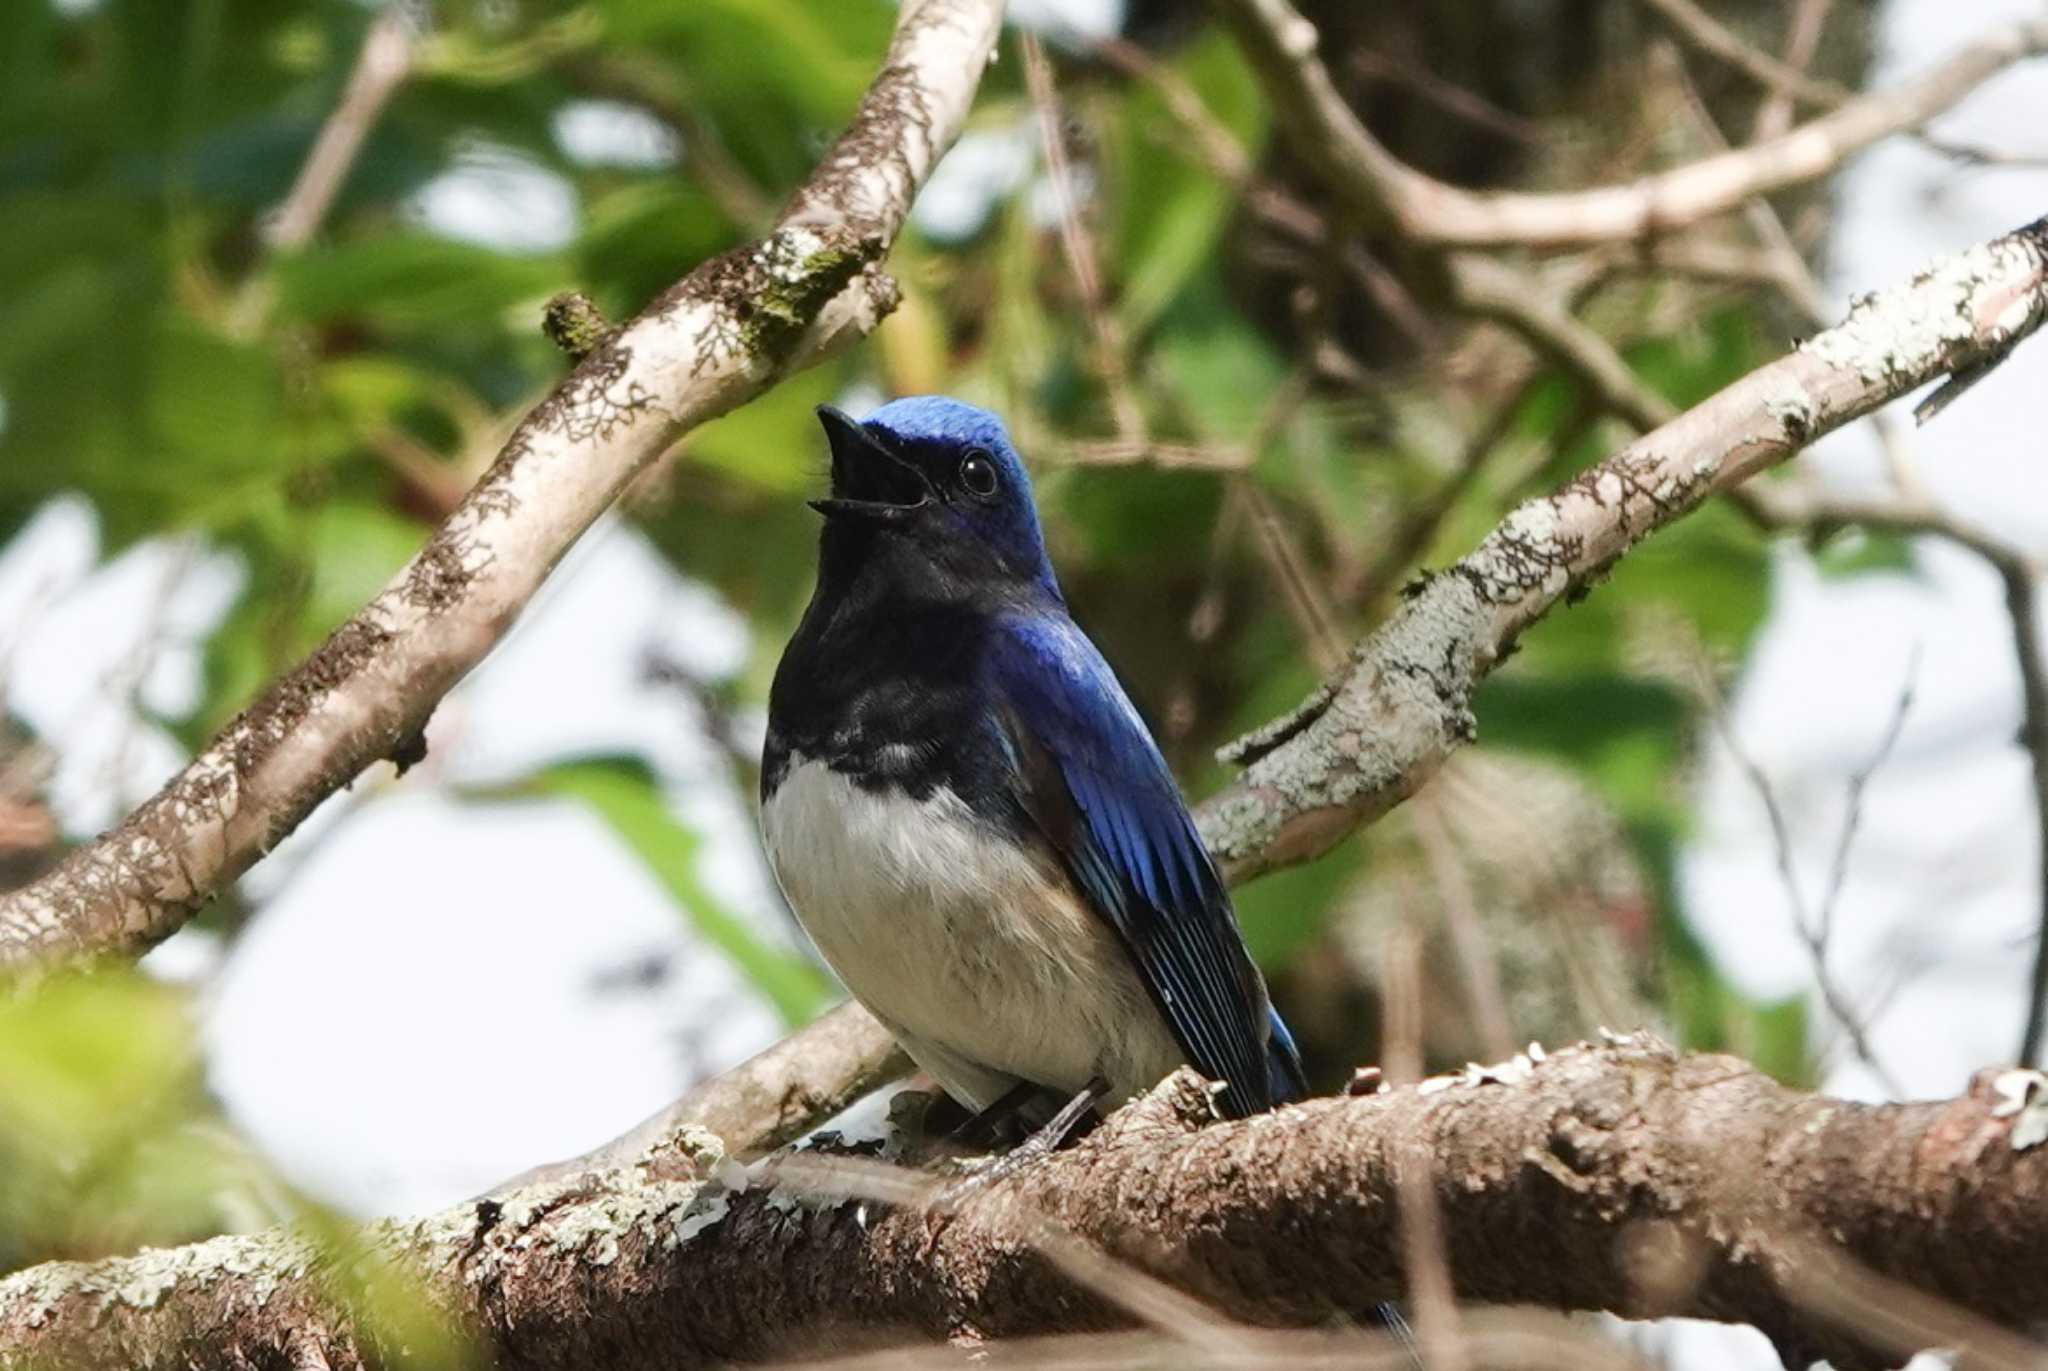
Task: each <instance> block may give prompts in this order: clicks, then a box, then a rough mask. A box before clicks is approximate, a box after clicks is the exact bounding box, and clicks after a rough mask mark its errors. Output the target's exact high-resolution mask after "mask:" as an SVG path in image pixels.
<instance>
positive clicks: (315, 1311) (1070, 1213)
mask: <svg viewBox="0 0 2048 1371" xmlns="http://www.w3.org/2000/svg"><path fill="white" fill-rule="evenodd" d="M2044 1088H2048V1078H2043V1077H2041V1076H2039V1075H2038V1074H2037V1073H2033V1072H2007V1073H2003V1074H2001V1075H1996V1076H1993V1075H1992V1074H1991V1073H1985V1074H1984V1075H1983V1076H1981V1077H1980V1078H1979V1079H1978V1080H1977V1081H1976V1082H1974V1083H1973V1086H1972V1088H1971V1090H1970V1091H1969V1093H1967V1094H1966V1095H1964V1096H1962V1097H1960V1098H1957V1099H1953V1100H1943V1101H1936V1102H1931V1103H1918V1104H1891V1105H1866V1104H1854V1103H1849V1102H1847V1101H1840V1100H1831V1099H1826V1098H1823V1097H1819V1096H1813V1095H1807V1094H1804V1093H1801V1092H1798V1091H1793V1090H1788V1089H1786V1088H1784V1087H1782V1086H1780V1085H1778V1084H1777V1083H1775V1082H1773V1081H1771V1080H1770V1079H1769V1078H1767V1077H1765V1076H1763V1075H1761V1074H1760V1073H1758V1072H1756V1071H1754V1070H1752V1069H1751V1068H1749V1067H1747V1066H1746V1065H1744V1064H1743V1063H1741V1062H1739V1061H1736V1060H1734V1059H1732V1058H1728V1057H1709V1056H1699V1057H1693V1056H1678V1055H1675V1054H1673V1053H1671V1052H1670V1051H1669V1050H1668V1049H1665V1048H1663V1047H1661V1046H1659V1045H1658V1044H1655V1043H1653V1042H1649V1041H1647V1040H1643V1039H1626V1040H1618V1041H1615V1042H1613V1043H1611V1044H1609V1045H1607V1046H1604V1047H1577V1048H1570V1049H1566V1050H1564V1051H1561V1052H1558V1053H1555V1054H1553V1055H1551V1056H1550V1057H1549V1058H1547V1059H1543V1060H1538V1061H1534V1062H1532V1061H1531V1060H1530V1059H1528V1058H1517V1059H1516V1060H1515V1061H1514V1062H1511V1063H1506V1064H1504V1065H1502V1066H1499V1067H1494V1068H1486V1069H1479V1068H1470V1069H1468V1070H1467V1071H1466V1072H1464V1073H1463V1074H1462V1075H1461V1076H1459V1077H1456V1078H1438V1079H1436V1080H1434V1081H1430V1082H1425V1083H1423V1084H1422V1085H1421V1086H1419V1087H1404V1088H1401V1089H1398V1090H1392V1091H1387V1092H1385V1093H1381V1094H1376V1095H1367V1096H1363V1097H1358V1098H1337V1099H1323V1100H1315V1101H1311V1102H1309V1103H1307V1104H1305V1105H1299V1106H1291V1107H1288V1108H1285V1109H1283V1110H1281V1111H1280V1112H1278V1113H1276V1114H1271V1115H1266V1116H1262V1117H1259V1118H1255V1119H1249V1120H1245V1121H1241V1122H1235V1123H1210V1122H1208V1120H1209V1118H1210V1115H1209V1096H1208V1092H1207V1090H1206V1089H1205V1088H1204V1086H1203V1084H1202V1083H1201V1082H1200V1081H1198V1080H1197V1079H1196V1078H1194V1077H1193V1075H1192V1074H1191V1073H1187V1072H1183V1073H1181V1074H1179V1075H1177V1076H1175V1077H1173V1078H1171V1079H1170V1080H1169V1081H1167V1082H1166V1083H1165V1084H1164V1085H1163V1086H1161V1087H1160V1088H1159V1089H1158V1090H1156V1091H1154V1092H1153V1093H1152V1094H1151V1095H1149V1096H1147V1097H1145V1098H1143V1099H1142V1100H1140V1101H1139V1102H1138V1103H1136V1104H1134V1105H1132V1106H1131V1107H1129V1108H1127V1109H1125V1110H1123V1111H1121V1112H1119V1113H1118V1114H1117V1115H1116V1116H1115V1117H1113V1118H1112V1119H1111V1120H1110V1121H1109V1122H1108V1123H1107V1124H1105V1125H1104V1126H1103V1127H1101V1128H1100V1129H1098V1130H1097V1131H1096V1132H1095V1133H1094V1134H1092V1135H1091V1136H1090V1137H1088V1138H1087V1139H1085V1140H1084V1141H1083V1142H1082V1143H1080V1144H1079V1145H1077V1146H1075V1147H1074V1148H1072V1149H1069V1150H1066V1151H1063V1152H1059V1153H1054V1154H1052V1155H1050V1156H1047V1157H1043V1158H1040V1159H1037V1160H1034V1161H1032V1162H1029V1163H1026V1164H1025V1165H1023V1166H1022V1167H1020V1168H1019V1169H1018V1170H1016V1171H1014V1172H1013V1173H1011V1174H1009V1175H1007V1176H1005V1177H1003V1178H1001V1179H999V1180H996V1181H994V1182H992V1183H990V1184H986V1185H984V1186H981V1187H978V1188H976V1189H975V1190H974V1191H972V1192H971V1194H969V1195H967V1196H966V1197H965V1198H964V1199H962V1200H960V1201H959V1203H958V1205H957V1207H956V1208H955V1209H953V1210H952V1212H951V1213H950V1216H949V1217H948V1219H947V1221H946V1222H944V1223H943V1224H937V1225H935V1224H933V1223H932V1222H930V1221H929V1219H928V1218H927V1217H926V1215H925V1214H923V1213H922V1212H920V1205H919V1202H918V1199H919V1196H921V1195H923V1194H925V1193H928V1190H927V1187H928V1186H929V1185H930V1183H931V1181H930V1178H928V1177H921V1176H918V1175H917V1174H916V1173H908V1174H906V1173H901V1172H890V1173H885V1174H879V1175H878V1174H877V1173H876V1171H875V1168H874V1167H873V1166H872V1165H871V1164H869V1165H861V1164H858V1163H854V1162H848V1163H847V1164H845V1165H844V1166H843V1167H840V1168H837V1169H835V1166H834V1164H833V1162H832V1160H831V1159H830V1158H822V1159H816V1160H814V1158H816V1154H804V1156H803V1157H802V1158H801V1160H800V1161H799V1162H798V1163H796V1164H793V1165H788V1166H785V1167H784V1168H783V1169H782V1171H781V1172H780V1174H779V1175H778V1173H777V1172H775V1171H771V1170H764V1169H758V1168H757V1169H754V1170H752V1171H747V1170H743V1169H740V1168H735V1167H733V1166H732V1165H731V1164H730V1163H728V1162H725V1161H723V1160H722V1159H721V1157H720V1154H719V1151H718V1149H717V1146H716V1140H715V1139H712V1138H709V1137H708V1136H707V1135H704V1134H701V1133H699V1134H697V1135H696V1136H695V1138H694V1141H693V1143H692V1146H691V1149H690V1155H689V1161H690V1163H691V1166H692V1169H691V1170H688V1171H686V1172H684V1173H683V1174H682V1175H681V1176H679V1177H678V1176H674V1175H670V1176H665V1177H662V1176H651V1175H648V1174H645V1173H643V1172H642V1171H641V1170H639V1169H638V1168H635V1167H631V1166H628V1167H624V1168H620V1169H617V1170H613V1171H609V1172H604V1173H600V1174H595V1175H588V1176H584V1177H581V1178H577V1179H575V1180H572V1181H569V1182H565V1183H558V1184H542V1185H535V1186H529V1187H527V1188H525V1189H523V1190H520V1191H516V1192H513V1193H511V1194H507V1195H504V1196H501V1197H499V1198H496V1199H492V1200H487V1201H479V1202H476V1203H473V1204H467V1205H462V1206H459V1207H457V1208H454V1209H451V1210H448V1211H446V1212H444V1213H441V1214H438V1215H435V1216H432V1217H430V1218H426V1219H421V1220H416V1221H411V1222H390V1223H383V1224H378V1225H374V1226H372V1227H371V1228H369V1229H366V1230H364V1231H363V1232H362V1233H361V1235H360V1236H359V1237H357V1238H355V1239H353V1240H352V1241H351V1242H350V1243H347V1244H344V1245H343V1246H342V1247H341V1248H340V1249H337V1248H336V1247H335V1246H334V1245H329V1246H327V1247H320V1246H318V1245H316V1244H315V1243H313V1242H311V1241H309V1240H308V1239H307V1238H305V1237H304V1236H302V1235H299V1234H295V1233H292V1232H289V1231H285V1230H275V1231H272V1232H269V1233H262V1234H252V1235H242V1236H231V1237H224V1238H216V1239H213V1240H211V1241H209V1242H206V1243H201V1244H198V1245H195V1246H192V1247H186V1248H179V1249H173V1250H170V1251H162V1252H148V1253H143V1254H141V1255H139V1256H136V1257H128V1258H120V1259H115V1260H110V1261H103V1262H97V1263H92V1264H80V1263H53V1264H50V1265H46V1266H41V1267H36V1268H32V1269H30V1270H28V1271H25V1272H21V1273H18V1274H16V1275H14V1276H12V1277H9V1278H8V1279H6V1280H4V1281H0V1364H6V1365H14V1364H29V1363H33V1364H36V1365H69V1364H93V1365H116V1364H118V1365H129V1366H136V1367H160V1366H161V1367H169V1366H185V1365H195V1364H200V1365H283V1364H297V1365H325V1366H331V1367H335V1368H352V1367H357V1366H360V1365H362V1364H363V1362H364V1361H365V1360H366V1359H367V1358H371V1357H374V1355H375V1343H374V1340H375V1339H376V1337H377V1335H378V1325H377V1323H376V1320H375V1317H374V1312H375V1306H374V1305H366V1304H365V1302H364V1300H363V1299H362V1297H361V1296H360V1294H359V1293H351V1292H353V1291H359V1290H360V1289H361V1287H362V1285H363V1282H364V1281H365V1280H367V1279H368V1278H367V1277H359V1278H358V1280H357V1281H356V1283H355V1284H354V1285H351V1284H350V1283H349V1282H347V1281H342V1280H336V1279H334V1275H335V1274H336V1273H339V1272H344V1271H355V1272H364V1271H378V1272H382V1273H383V1274H384V1278H385V1283H386V1284H387V1285H388V1284H389V1283H390V1280H391V1279H392V1278H394V1277H395V1278H401V1279H403V1278H410V1279H411V1280H415V1281H417V1282H419V1283H420V1286H421V1289H422V1290H423V1293H424V1294H425V1296H426V1304H425V1307H426V1308H427V1309H428V1310H430V1311H431V1314H432V1316H433V1318H434V1320H435V1322H436V1323H439V1324H442V1325H444V1326H445V1328H446V1330H447V1331H448V1333H449V1334H451V1335H453V1336H456V1337H458V1338H460V1337H468V1338H475V1339H480V1340H482V1341H483V1342H484V1345H485V1350H487V1352H488V1354H489V1359H490V1360H491V1361H492V1362H493V1363H495V1364H498V1365H505V1366H520V1367H534V1368H539V1367H566V1366H584V1365H595V1364H600V1363H601V1364H603V1365H605V1366H607V1367H611V1368H615V1371H632V1368H639V1367H664V1368H679V1367H695V1366H705V1365H714V1364H726V1363H729V1362H731V1361H734V1360H751V1359H758V1358H762V1357H767V1356H773V1355H776V1354H778V1353H791V1352H805V1351H819V1350H826V1349H830V1348H832V1347H836V1346H845V1345H847V1344H849V1343H851V1344H856V1345H865V1346H872V1345H874V1343H875V1342H876V1341H877V1340H878V1339H882V1338H890V1337H893V1338H895V1339H898V1340H900V1339H902V1338H904V1337H906V1336H908V1337H912V1338H918V1339H925V1340H933V1339H941V1338H946V1337H949V1336H950V1337H955V1338H959V1337H965V1338H969V1339H973V1340H981V1339H987V1338H1013V1337H1023V1336H1027V1335H1032V1334H1041V1333H1054V1332H1062V1331H1072V1330H1101V1329H1105V1328H1114V1327H1123V1326H1128V1325H1129V1324H1130V1323H1131V1321H1132V1318H1133V1302H1132V1301H1130V1300H1128V1299H1124V1300H1119V1299H1118V1298H1116V1296H1115V1292H1114V1291H1112V1290H1110V1289H1108V1288H1106V1287H1107V1285H1108V1281H1107V1280H1104V1281H1099V1282H1084V1281H1083V1280H1080V1279H1077V1278H1080V1277H1084V1276H1085V1275H1086V1273H1088V1272H1089V1271H1091V1270H1092V1271H1094V1272H1097V1273H1105V1272H1106V1273H1110V1274H1112V1275H1113V1273H1114V1270H1115V1268H1116V1267H1117V1266H1119V1265H1125V1266H1130V1267H1136V1268H1138V1269H1139V1270H1140V1271H1141V1272H1143V1273H1144V1275H1145V1276H1147V1277H1150V1278H1153V1279H1154V1280H1156V1281H1163V1282H1165V1283H1166V1284H1168V1285H1170V1286H1173V1287H1177V1288H1178V1289H1179V1290H1180V1291H1183V1292H1185V1293H1186V1294H1188V1295H1192V1296H1194V1297H1195V1298H1196V1299H1198V1300H1200V1301H1201V1302H1202V1303H1203V1304H1204V1305H1206V1306H1207V1307H1208V1309H1209V1310H1213V1311H1215V1313H1217V1314H1221V1315H1224V1316H1227V1317H1229V1318H1233V1319H1237V1320H1242V1321H1244V1322H1247V1323H1257V1324H1294V1325H1302V1324H1324V1325H1327V1324H1329V1323H1331V1322H1333V1321H1339V1320H1342V1319H1345V1318H1347V1317H1348V1318H1352V1319H1358V1318H1363V1317H1366V1316H1368V1315H1369V1314H1370V1313H1371V1311H1372V1310H1373V1309H1374V1308H1375V1306H1377V1305H1378V1304H1379V1303H1381V1302H1383V1301H1387V1300H1390V1299H1396V1298H1399V1297H1401V1295H1402V1294H1403V1289H1404V1277H1403V1273H1402V1271H1401V1261H1400V1257H1399V1255H1398V1254H1399V1251H1400V1244H1399V1238H1398V1229H1399V1226H1400V1222H1401V1220H1400V1217H1399V1215H1400V1212H1401V1207H1402V1206H1401V1204H1400V1202H1399V1195H1400V1192H1401V1187H1402V1184H1403V1182H1402V1177H1401V1170H1402V1167H1401V1156H1402V1150H1403V1148H1404V1147H1406V1146H1409V1145H1412V1146H1414V1147H1415V1148H1416V1149H1418V1150H1419V1151H1421V1152H1423V1153H1426V1154H1427V1155H1429V1156H1431V1157H1432V1158H1434V1160H1435V1166H1434V1168H1433V1171H1432V1173H1431V1174H1432V1179H1431V1180H1430V1181H1429V1182H1427V1185H1428V1193H1429V1196H1430V1198H1431V1199H1432V1200H1433V1201H1434V1204H1435V1206H1436V1208H1437V1212H1438V1214H1439V1217H1440V1222H1441V1229H1442V1233H1441V1236H1442V1243H1443V1254H1444V1259H1445V1263H1446V1266H1447V1269H1448V1272H1449V1278H1450V1281H1451V1283H1452V1285H1453V1287H1454V1289H1455V1292H1456V1294H1457V1295H1458V1296H1459V1297H1460V1298H1461V1299H1464V1300H1470V1301H1479V1302H1491V1303H1523V1304H1537V1305H1545V1306H1549V1307H1552V1308H1557V1309H1600V1310H1609V1311H1613V1312H1615V1313H1620V1314H1624V1315H1627V1316H1631V1317H1644V1316H1649V1315H1659V1314H1675V1315H1689V1316H1696V1317H1704V1318H1712V1319H1721V1320H1730V1321H1739V1322H1744V1323H1749V1324H1753V1325H1755V1326H1757V1327H1759V1328H1761V1329H1762V1330H1763V1331H1764V1332H1765V1333H1767V1334H1768V1335H1769V1336H1770V1337H1771V1338H1772V1339H1773V1340H1774V1342H1775V1343H1776V1344H1777V1346H1778V1347H1779V1348H1780V1350H1781V1351H1782V1352H1784V1353H1785V1354H1787V1356H1788V1359H1790V1360H1792V1361H1794V1362H1795V1364H1802V1365H1803V1364H1804V1361H1805V1360H1807V1359H1810V1358H1813V1357H1819V1356H1826V1357H1829V1358H1830V1359H1832V1360H1833V1362H1834V1364H1835V1365H1837V1366H1839V1367H1845V1368H1851V1367H1866V1366H1874V1365H1891V1364H1896V1363H1895V1361H1891V1360H1881V1358H1882V1357H1883V1356H1885V1355H1887V1354H1889V1355H1891V1356H1893V1357H1896V1356H1897V1354H1899V1353H1903V1352H1910V1351H1912V1350H1914V1349H1915V1348H1917V1347H1919V1346H1923V1345H1926V1344H1927V1343H1928V1342H1936V1341H1938V1342H1941V1343H1944V1344H1947V1345H1955V1344H1957V1343H1959V1342H1963V1343H1968V1344H1969V1345H1970V1346H1971V1350H1972V1352H1973V1354H1975V1355H1980V1356H1983V1357H1984V1358H1985V1360H1983V1361H1979V1362H1976V1363H1974V1364H1977V1365H1991V1366H2020V1365H2029V1364H2038V1355H2039V1354H2038V1349H2033V1348H2030V1347H2029V1345H2028V1344H2027V1343H2025V1341H2024V1340H2023V1339H2021V1338H2019V1337H2017V1336H2016V1335H2013V1334H2011V1333H2008V1332H2005V1331H2004V1330H2003V1328H2001V1327H2000V1325H2005V1326H2007V1327H2010V1326H2014V1325H2019V1324H2022V1323H2024V1322H2025V1321H2026V1320H2028V1319H2031V1318H2033V1317H2034V1316H2036V1315H2038V1313H2039V1311H2040V1310H2041V1309H2042V1308H2044V1307H2048V1261H2044V1260H2043V1259H2042V1254H2043V1253H2044V1251H2048V1147H2044V1146H2041V1145H2040V1144H2039V1142H2038V1136H2037V1134H2038V1129H2039V1125H2040V1122H2041V1120H2040V1119H2039V1118H2038V1117H2037V1116H2038V1115H2039V1114H2041V1113H2042V1112H2043V1111H2044V1110H2048V1102H2044V1101H2043V1100H2042V1099H2041V1098H2040V1092H2041V1091H2042V1090H2043V1089H2044ZM2030 1138H2031V1139H2033V1140H2032V1141H2030ZM1845 1158H1853V1159H1854V1164H1853V1165H1844V1164H1843V1163H1844V1159H1845ZM778 1180H780V1181H782V1182H783V1183H782V1184H779V1185H778V1184H777V1182H778ZM848 1195H852V1196H856V1197H858V1196H863V1195H865V1196H870V1197H876V1198H866V1199H863V1198H843V1197H845V1196H848ZM883 1196H888V1197H894V1198H895V1199H896V1200H897V1201H898V1202H897V1203H896V1204H893V1205H892V1204H889V1203H883V1202H880V1199H879V1197H883ZM1618 1219H1626V1220H1627V1222H1621V1223H1618V1222H1617V1220H1618ZM1886 1282H1893V1283H1908V1284H1910V1285H1911V1286H1912V1287H1913V1289H1914V1290H1915V1291H1917V1292H1918V1294H1917V1295H1915V1296H1914V1297H1913V1298H1912V1299H1909V1300H1907V1301H1905V1302H1904V1303H1887V1304H1886V1305H1883V1306H1880V1309H1881V1310H1882V1311H1883V1314H1884V1316H1883V1317H1873V1316H1871V1312H1870V1309H1871V1305H1870V1297H1869V1296H1868V1295H1865V1296H1863V1297H1861V1298H1858V1297H1856V1296H1855V1293H1854V1292H1855V1291H1857V1290H1858V1289H1861V1290H1864V1291H1872V1290H1882V1289H1883V1288H1884V1285H1885V1283H1886ZM1138 1284H1139V1285H1140V1286H1141V1288H1150V1289H1156V1287H1151V1286H1149V1285H1148V1284H1147V1283H1143V1282H1140V1283H1138ZM1944 1301H1945V1302H1946V1303H1945V1304H1944V1303H1943V1302H1944ZM1173 1303H1174V1301H1172V1299H1171V1298H1170V1294H1169V1292H1165V1291H1160V1292H1159V1295H1158V1296H1157V1297H1154V1298H1151V1299H1150V1300H1148V1304H1149V1305H1151V1306H1154V1307H1159V1306H1171V1305H1172V1304H1173ZM1201 1327H1202V1328H1205V1329H1208V1330H1211V1331H1213V1332H1220V1333H1224V1334H1227V1333H1229V1332H1230V1331H1231V1330H1229V1329H1228V1328H1227V1326H1225V1325H1223V1324H1221V1323H1219V1322H1216V1321H1214V1318H1213V1315H1212V1316H1210V1318H1208V1319H1205V1320H1204V1321H1203V1323H1202V1324H1201ZM287 1357H295V1358H296V1360H294V1361H291V1362H289V1363H288V1362H287ZM1347 1364H1348V1363H1347Z"/></svg>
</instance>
